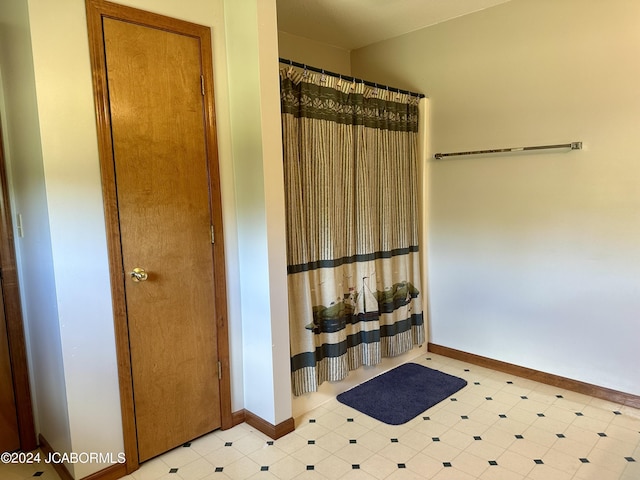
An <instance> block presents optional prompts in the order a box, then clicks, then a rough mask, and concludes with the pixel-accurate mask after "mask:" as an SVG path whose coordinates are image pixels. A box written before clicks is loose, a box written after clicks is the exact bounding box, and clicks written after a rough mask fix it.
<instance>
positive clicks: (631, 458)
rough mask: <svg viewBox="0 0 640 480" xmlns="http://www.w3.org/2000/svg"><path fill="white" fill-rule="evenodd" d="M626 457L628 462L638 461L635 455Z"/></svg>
mask: <svg viewBox="0 0 640 480" xmlns="http://www.w3.org/2000/svg"><path fill="white" fill-rule="evenodd" d="M624 459H625V460H626V461H627V462H635V461H636V459H635V458H633V457H624Z"/></svg>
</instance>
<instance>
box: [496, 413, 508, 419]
mask: <svg viewBox="0 0 640 480" xmlns="http://www.w3.org/2000/svg"><path fill="white" fill-rule="evenodd" d="M498 416H499V417H500V418H507V416H506V415H505V414H504V413H501V414H500V415H498Z"/></svg>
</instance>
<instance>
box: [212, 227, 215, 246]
mask: <svg viewBox="0 0 640 480" xmlns="http://www.w3.org/2000/svg"><path fill="white" fill-rule="evenodd" d="M214 243H216V232H215V230H214V228H213V225H211V244H212V245H213V244H214Z"/></svg>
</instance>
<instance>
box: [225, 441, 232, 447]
mask: <svg viewBox="0 0 640 480" xmlns="http://www.w3.org/2000/svg"><path fill="white" fill-rule="evenodd" d="M231 445H233V442H224V446H225V447H230V446H231Z"/></svg>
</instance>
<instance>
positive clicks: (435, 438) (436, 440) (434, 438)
mask: <svg viewBox="0 0 640 480" xmlns="http://www.w3.org/2000/svg"><path fill="white" fill-rule="evenodd" d="M431 440H432V441H434V442H439V441H440V439H439V438H438V437H431Z"/></svg>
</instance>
